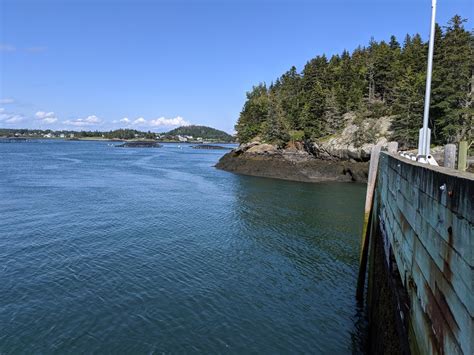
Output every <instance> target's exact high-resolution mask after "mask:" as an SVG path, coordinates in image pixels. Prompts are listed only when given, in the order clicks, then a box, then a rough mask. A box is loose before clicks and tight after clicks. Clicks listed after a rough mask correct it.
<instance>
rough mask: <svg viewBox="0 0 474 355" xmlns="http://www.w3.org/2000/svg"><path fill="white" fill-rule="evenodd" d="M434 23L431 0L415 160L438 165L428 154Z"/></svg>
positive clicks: (434, 11) (432, 2)
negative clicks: (426, 57) (420, 124)
mask: <svg viewBox="0 0 474 355" xmlns="http://www.w3.org/2000/svg"><path fill="white" fill-rule="evenodd" d="M435 23H436V0H431V27H430V42H429V47H428V68H427V72H426V91H425V109H424V111H423V128H421V129H420V136H419V138H418V156H417V160H418V161H419V162H422V163H428V164H433V165H438V164H437V163H436V161H435V160H434V159H433V157H432V156H431V155H430V143H431V130H430V129H429V128H428V121H429V116H430V97H431V73H432V71H433V52H434V37H435Z"/></svg>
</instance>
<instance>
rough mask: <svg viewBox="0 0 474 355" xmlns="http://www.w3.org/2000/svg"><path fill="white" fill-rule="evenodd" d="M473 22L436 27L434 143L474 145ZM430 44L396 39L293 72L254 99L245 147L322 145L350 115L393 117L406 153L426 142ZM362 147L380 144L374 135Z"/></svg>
mask: <svg viewBox="0 0 474 355" xmlns="http://www.w3.org/2000/svg"><path fill="white" fill-rule="evenodd" d="M465 22H466V20H465V19H463V18H461V17H460V16H458V15H456V16H454V17H453V18H452V19H451V20H450V21H449V22H448V24H447V25H446V26H444V27H441V26H439V25H438V24H436V34H435V44H434V48H435V52H434V53H435V54H434V64H433V78H432V96H431V108H430V122H429V123H430V128H431V130H432V143H434V144H445V143H452V142H458V141H459V140H461V139H470V138H471V137H472V133H473V109H472V90H473V88H472V85H473V79H472V78H473V67H474V64H473V63H474V60H473V50H472V48H473V45H474V35H473V33H472V32H470V31H468V30H466V29H465V26H464V24H465ZM427 54H428V43H427V42H425V41H423V39H422V37H421V36H420V35H419V34H415V35H406V36H405V38H404V41H403V43H402V44H400V43H399V42H398V40H397V38H396V37H395V36H391V38H390V40H389V41H388V42H387V41H380V42H377V41H375V40H374V39H371V40H370V42H369V44H368V46H365V47H362V46H359V47H357V48H356V49H355V50H354V51H353V52H352V53H350V52H349V51H347V50H344V51H343V52H342V53H341V54H340V55H339V54H336V55H333V56H331V57H330V58H328V57H326V56H325V55H324V54H323V55H319V56H317V57H315V58H313V59H311V60H310V61H308V62H307V63H306V65H305V66H304V68H303V70H302V72H298V71H297V69H296V68H295V67H294V66H293V67H292V68H291V69H290V70H289V71H287V72H286V73H284V74H283V75H282V76H281V77H279V78H278V79H276V80H275V81H274V82H272V83H271V84H270V85H266V84H265V83H261V84H259V85H256V86H254V87H253V88H252V90H251V91H249V92H248V93H247V100H246V102H245V104H244V106H243V109H242V111H241V113H240V116H239V119H238V122H237V124H236V126H235V129H236V131H237V138H238V140H239V141H240V142H248V141H250V140H252V139H254V138H256V137H258V138H260V139H262V140H264V141H267V142H271V143H275V144H278V145H280V146H284V145H286V143H287V142H289V141H290V140H295V141H298V140H308V141H314V140H317V139H320V138H323V137H326V136H329V135H332V134H335V133H337V132H338V131H340V130H341V129H342V127H344V125H345V120H344V117H345V116H344V114H346V113H348V112H352V113H354V115H355V117H356V118H355V119H354V122H355V123H356V124H357V123H361V122H363V121H364V120H368V119H378V118H380V117H383V116H391V117H392V125H391V130H392V131H393V137H392V139H394V140H397V141H398V142H399V143H400V144H401V145H402V146H405V147H413V146H415V145H416V144H417V142H418V130H419V129H420V127H421V125H422V117H423V105H424V94H425V80H426V63H427ZM362 134H363V136H362V137H361V139H362V140H365V141H366V142H370V141H371V140H373V139H374V136H373V135H371V132H370V129H369V130H367V131H366V132H362Z"/></svg>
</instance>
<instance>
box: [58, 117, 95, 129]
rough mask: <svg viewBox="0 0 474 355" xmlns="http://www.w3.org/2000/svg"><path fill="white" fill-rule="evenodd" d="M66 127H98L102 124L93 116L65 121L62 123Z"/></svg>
mask: <svg viewBox="0 0 474 355" xmlns="http://www.w3.org/2000/svg"><path fill="white" fill-rule="evenodd" d="M63 123H64V124H66V125H69V126H76V127H85V126H95V125H99V124H101V123H102V120H101V119H100V118H99V117H97V116H95V115H91V116H87V117H86V118H77V119H75V120H66V121H64V122H63Z"/></svg>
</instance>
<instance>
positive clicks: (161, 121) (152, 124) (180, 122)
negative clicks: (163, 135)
mask: <svg viewBox="0 0 474 355" xmlns="http://www.w3.org/2000/svg"><path fill="white" fill-rule="evenodd" d="M116 122H117V121H116ZM118 123H121V124H123V125H126V126H138V127H148V128H156V127H178V126H189V125H190V124H191V123H190V122H188V121H186V120H185V119H184V118H183V117H181V116H177V117H174V118H166V117H159V118H155V119H151V120H146V119H145V118H143V117H138V118H136V119H134V120H131V119H129V118H128V117H124V118H122V119H121V120H119V121H118Z"/></svg>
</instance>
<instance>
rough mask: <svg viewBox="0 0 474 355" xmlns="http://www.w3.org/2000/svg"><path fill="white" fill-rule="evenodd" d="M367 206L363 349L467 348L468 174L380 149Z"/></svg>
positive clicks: (471, 217)
mask: <svg viewBox="0 0 474 355" xmlns="http://www.w3.org/2000/svg"><path fill="white" fill-rule="evenodd" d="M372 213H373V214H372V223H371V226H370V228H371V231H370V234H371V235H370V247H369V248H370V249H369V280H368V282H369V285H368V297H367V302H368V308H369V337H370V339H369V344H371V345H370V349H369V350H371V352H377V353H380V352H385V353H390V352H392V351H393V352H394V353H410V352H411V353H421V354H474V321H473V316H474V180H473V174H469V173H460V172H457V171H455V170H451V169H446V168H441V167H433V166H428V165H426V164H420V163H416V162H413V161H410V160H408V159H405V158H401V157H399V156H396V155H391V154H388V153H381V154H380V159H379V165H378V174H377V182H376V190H375V198H374V207H373V211H372ZM387 310H389V312H387ZM394 336H396V337H398V339H396V340H395V339H393V337H394ZM399 339H400V340H401V341H398V340H399Z"/></svg>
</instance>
